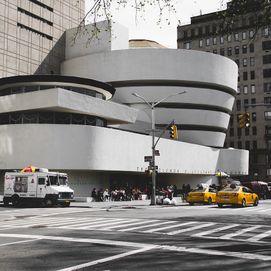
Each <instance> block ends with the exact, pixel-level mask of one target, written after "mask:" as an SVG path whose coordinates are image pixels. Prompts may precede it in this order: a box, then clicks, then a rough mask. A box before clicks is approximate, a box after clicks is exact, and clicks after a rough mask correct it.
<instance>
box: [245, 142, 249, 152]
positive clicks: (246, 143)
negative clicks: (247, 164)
mask: <svg viewBox="0 0 271 271" xmlns="http://www.w3.org/2000/svg"><path fill="white" fill-rule="evenodd" d="M249 143H250V142H249V141H246V142H245V145H246V147H245V149H246V150H249V149H250V144H249Z"/></svg>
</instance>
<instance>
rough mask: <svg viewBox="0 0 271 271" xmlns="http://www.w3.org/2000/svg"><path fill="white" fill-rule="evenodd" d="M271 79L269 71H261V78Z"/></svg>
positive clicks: (270, 71) (270, 70)
mask: <svg viewBox="0 0 271 271" xmlns="http://www.w3.org/2000/svg"><path fill="white" fill-rule="evenodd" d="M269 77H271V69H264V70H263V78H269Z"/></svg>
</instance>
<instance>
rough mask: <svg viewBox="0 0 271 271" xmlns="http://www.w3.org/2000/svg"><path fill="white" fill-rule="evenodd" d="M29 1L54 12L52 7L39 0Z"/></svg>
mask: <svg viewBox="0 0 271 271" xmlns="http://www.w3.org/2000/svg"><path fill="white" fill-rule="evenodd" d="M29 2H32V3H34V4H36V5H38V6H40V7H43V8H46V9H48V10H49V11H51V12H54V9H53V8H52V7H50V6H48V5H46V4H44V3H42V2H41V1H38V0H29Z"/></svg>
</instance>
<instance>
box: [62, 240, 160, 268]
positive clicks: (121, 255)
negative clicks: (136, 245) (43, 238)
mask: <svg viewBox="0 0 271 271" xmlns="http://www.w3.org/2000/svg"><path fill="white" fill-rule="evenodd" d="M155 247H156V246H155V245H154V246H148V247H145V248H141V249H137V250H132V251H129V252H124V253H121V254H118V255H115V256H111V257H107V258H103V259H100V260H96V261H92V262H88V263H83V264H79V265H75V266H72V267H68V268H63V269H59V270H57V271H76V270H82V269H83V268H86V267H90V266H93V265H97V264H100V263H105V262H109V261H113V260H118V259H121V258H124V257H127V256H131V255H135V254H138V253H142V252H145V251H148V250H151V249H153V248H155Z"/></svg>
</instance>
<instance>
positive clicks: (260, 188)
mask: <svg viewBox="0 0 271 271" xmlns="http://www.w3.org/2000/svg"><path fill="white" fill-rule="evenodd" d="M242 185H244V186H246V187H248V188H250V189H251V190H252V191H253V192H254V193H256V194H257V195H258V196H259V199H270V198H271V191H270V189H269V187H268V183H266V182H261V181H250V182H242Z"/></svg>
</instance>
